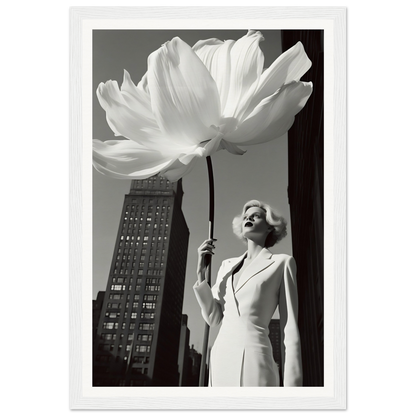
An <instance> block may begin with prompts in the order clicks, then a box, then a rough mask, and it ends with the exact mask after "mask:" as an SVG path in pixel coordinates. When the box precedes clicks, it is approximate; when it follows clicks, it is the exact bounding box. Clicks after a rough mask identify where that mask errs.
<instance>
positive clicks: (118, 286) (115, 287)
mask: <svg viewBox="0 0 416 416" xmlns="http://www.w3.org/2000/svg"><path fill="white" fill-rule="evenodd" d="M111 290H126V286H125V285H111Z"/></svg>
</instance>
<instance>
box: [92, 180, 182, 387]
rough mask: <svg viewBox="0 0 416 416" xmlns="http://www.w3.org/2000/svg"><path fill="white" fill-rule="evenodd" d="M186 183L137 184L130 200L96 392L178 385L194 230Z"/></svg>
mask: <svg viewBox="0 0 416 416" xmlns="http://www.w3.org/2000/svg"><path fill="white" fill-rule="evenodd" d="M182 196H183V190H182V184H181V181H180V180H179V181H178V182H175V183H171V182H169V181H168V180H166V179H164V178H161V177H159V176H156V177H152V178H149V179H145V180H133V181H132V182H131V188H130V193H129V194H127V195H126V196H125V199H124V204H123V209H122V213H121V219H120V225H119V230H118V234H117V238H116V244H115V248H114V254H113V259H112V263H111V269H110V273H109V279H108V284H107V290H106V291H105V296H104V301H103V308H102V312H101V316H100V320H99V324H98V329H97V339H96V347H95V350H94V361H93V385H94V386H178V385H179V373H178V352H179V341H180V333H181V321H182V303H183V293H184V283H185V269H186V260H187V249H188V240H189V230H188V227H187V225H186V222H185V219H184V216H183V213H182V209H181V204H182Z"/></svg>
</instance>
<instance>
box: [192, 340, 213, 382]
mask: <svg viewBox="0 0 416 416" xmlns="http://www.w3.org/2000/svg"><path fill="white" fill-rule="evenodd" d="M189 358H190V371H189V373H188V374H189V378H188V386H194V387H196V386H199V373H200V370H201V361H202V354H200V353H199V352H198V351H197V350H196V349H195V348H194V345H193V344H192V346H191V348H190V349H189ZM207 385H208V365H206V366H205V386H207Z"/></svg>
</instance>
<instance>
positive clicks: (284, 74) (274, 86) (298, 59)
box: [242, 42, 312, 119]
mask: <svg viewBox="0 0 416 416" xmlns="http://www.w3.org/2000/svg"><path fill="white" fill-rule="evenodd" d="M311 66H312V62H311V60H310V59H309V58H308V56H307V55H306V52H305V49H304V47H303V45H302V43H301V42H297V43H296V45H294V46H293V47H292V48H290V49H288V50H287V51H286V52H284V53H282V54H281V55H280V56H279V57H278V58H277V59H276V60H275V61H274V62H273V63H272V65H271V66H270V67H269V68H267V69H266V70H265V71H264V72H263V73H262V74H261V76H260V81H259V84H258V86H257V89H256V91H255V93H254V94H253V97H252V98H251V102H250V104H249V106H248V107H247V109H246V111H245V113H244V114H243V115H242V118H243V119H244V118H245V117H246V116H248V115H249V114H250V113H251V111H252V110H253V109H254V108H255V107H256V106H257V105H258V104H259V103H260V101H261V100H263V99H264V98H266V97H269V96H271V95H273V94H274V93H275V92H276V91H278V90H279V88H281V87H282V86H283V85H285V84H289V83H291V82H293V81H299V80H300V78H301V77H302V75H304V74H305V73H306V72H307V71H308V70H309V68H310V67H311Z"/></svg>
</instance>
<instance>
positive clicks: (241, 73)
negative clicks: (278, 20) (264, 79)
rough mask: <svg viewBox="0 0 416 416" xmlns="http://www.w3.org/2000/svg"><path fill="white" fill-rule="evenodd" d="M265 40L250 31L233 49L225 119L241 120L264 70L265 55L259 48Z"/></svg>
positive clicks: (224, 113) (258, 33) (260, 35)
mask: <svg viewBox="0 0 416 416" xmlns="http://www.w3.org/2000/svg"><path fill="white" fill-rule="evenodd" d="M263 39H264V38H263V35H262V34H261V32H256V31H253V30H249V31H248V33H247V34H246V35H245V36H243V37H242V38H240V39H238V40H237V42H235V44H234V45H233V47H232V48H231V51H230V63H231V68H230V71H231V73H230V89H229V93H228V97H227V103H226V105H225V108H224V111H223V114H222V115H223V117H235V118H237V119H239V120H240V119H241V117H240V116H241V114H242V112H244V110H245V108H246V106H247V104H248V102H249V98H251V95H252V91H253V89H254V88H256V87H257V83H258V80H259V78H260V75H261V72H262V70H263V63H264V55H263V52H262V51H261V49H260V47H259V43H260V41H262V40H263Z"/></svg>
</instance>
